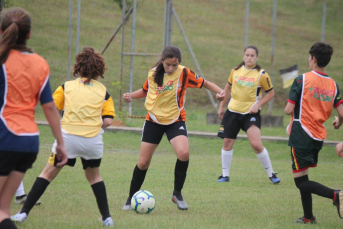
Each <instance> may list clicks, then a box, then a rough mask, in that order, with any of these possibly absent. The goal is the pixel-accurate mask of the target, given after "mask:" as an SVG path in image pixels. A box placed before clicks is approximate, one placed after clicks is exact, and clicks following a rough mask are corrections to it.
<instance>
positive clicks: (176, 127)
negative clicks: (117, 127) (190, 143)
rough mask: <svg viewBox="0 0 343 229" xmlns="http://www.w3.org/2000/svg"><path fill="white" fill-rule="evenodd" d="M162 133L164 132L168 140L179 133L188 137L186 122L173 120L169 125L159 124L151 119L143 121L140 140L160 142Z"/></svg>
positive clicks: (153, 142) (152, 142)
mask: <svg viewBox="0 0 343 229" xmlns="http://www.w3.org/2000/svg"><path fill="white" fill-rule="evenodd" d="M164 133H166V135H167V138H168V141H170V140H172V139H173V138H175V137H176V136H179V135H184V136H186V137H188V133H187V128H186V123H185V122H184V121H178V122H174V123H173V124H170V125H160V124H157V123H154V122H151V121H145V122H144V126H143V134H142V142H147V143H151V144H160V142H161V139H162V137H163V134H164Z"/></svg>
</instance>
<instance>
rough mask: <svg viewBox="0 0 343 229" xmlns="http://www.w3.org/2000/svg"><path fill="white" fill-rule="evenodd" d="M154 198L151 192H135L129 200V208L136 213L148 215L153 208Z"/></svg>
mask: <svg viewBox="0 0 343 229" xmlns="http://www.w3.org/2000/svg"><path fill="white" fill-rule="evenodd" d="M155 205H156V203H155V197H154V196H153V195H152V194H151V192H149V191H146V190H140V191H138V192H136V193H135V194H134V195H133V196H132V199H131V207H132V209H133V210H135V211H136V212H137V213H140V214H148V213H150V212H151V211H152V210H154V208H155Z"/></svg>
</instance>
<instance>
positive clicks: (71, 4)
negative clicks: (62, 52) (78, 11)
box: [67, 0, 73, 80]
mask: <svg viewBox="0 0 343 229" xmlns="http://www.w3.org/2000/svg"><path fill="white" fill-rule="evenodd" d="M72 27H73V0H69V42H68V75H67V79H68V80H70V65H71V39H72V36H71V35H72V30H73V28H72Z"/></svg>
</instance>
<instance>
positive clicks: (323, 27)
mask: <svg viewBox="0 0 343 229" xmlns="http://www.w3.org/2000/svg"><path fill="white" fill-rule="evenodd" d="M325 25H326V2H324V3H323V19H322V41H325Z"/></svg>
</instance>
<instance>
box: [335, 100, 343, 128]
mask: <svg viewBox="0 0 343 229" xmlns="http://www.w3.org/2000/svg"><path fill="white" fill-rule="evenodd" d="M336 110H337V113H338V117H335V120H334V121H333V122H332V125H333V126H334V128H335V129H339V128H340V127H341V125H342V123H343V105H342V104H340V105H338V107H336Z"/></svg>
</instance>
